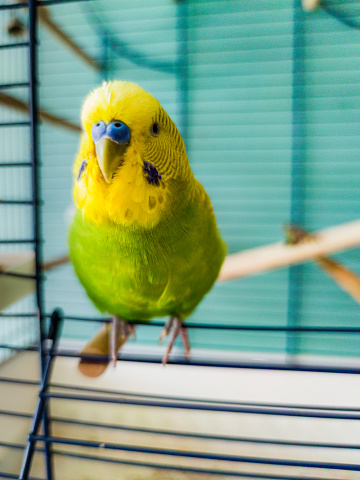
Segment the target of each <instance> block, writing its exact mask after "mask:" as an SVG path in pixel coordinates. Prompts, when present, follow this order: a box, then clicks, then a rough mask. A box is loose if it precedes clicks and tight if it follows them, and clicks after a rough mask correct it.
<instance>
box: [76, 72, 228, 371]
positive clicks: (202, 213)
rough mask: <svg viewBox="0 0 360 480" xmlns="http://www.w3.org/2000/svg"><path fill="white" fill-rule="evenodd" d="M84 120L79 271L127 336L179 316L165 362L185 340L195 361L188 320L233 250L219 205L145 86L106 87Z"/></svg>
mask: <svg viewBox="0 0 360 480" xmlns="http://www.w3.org/2000/svg"><path fill="white" fill-rule="evenodd" d="M81 118H82V125H83V134H82V137H81V144H80V149H79V153H78V155H77V158H76V161H75V167H74V178H75V182H74V201H75V205H76V213H75V217H74V220H73V222H72V225H71V227H70V232H69V247H70V257H71V260H72V262H73V265H74V268H75V272H76V274H77V276H78V278H79V280H80V282H81V283H82V285H83V286H84V288H85V290H86V292H87V294H88V296H89V297H90V299H91V300H92V302H93V303H94V304H95V306H96V307H97V308H98V309H99V310H100V311H101V312H107V313H108V314H110V315H111V316H112V318H113V320H114V327H116V328H120V329H121V332H122V334H123V336H124V337H125V338H127V337H128V336H129V335H130V334H131V333H132V332H133V327H132V324H133V323H134V322H139V321H149V320H150V319H151V318H153V317H158V316H170V320H169V322H167V324H166V325H165V328H164V330H163V332H162V335H161V338H163V337H164V336H166V335H167V334H168V333H169V332H170V330H171V339H170V342H169V344H168V347H167V349H166V353H165V356H164V359H163V362H164V363H166V362H167V359H168V356H169V353H170V351H171V348H172V346H173V344H174V342H175V339H176V337H177V336H178V334H179V333H180V335H181V338H182V340H183V343H184V346H185V349H186V353H187V355H188V354H189V351H190V345H189V341H188V337H187V332H186V327H185V326H184V325H183V321H184V320H185V319H186V318H187V317H188V316H189V315H190V314H191V312H192V311H193V310H194V309H195V308H196V306H197V305H198V303H199V302H200V301H201V299H202V298H203V297H204V295H205V294H206V293H207V292H208V291H209V290H210V288H211V287H212V285H213V283H214V282H215V280H216V278H217V276H218V273H219V270H220V267H221V265H222V263H223V260H224V257H225V252H226V248H225V244H224V242H223V241H222V239H221V237H220V234H219V231H218V228H217V225H216V220H215V216H214V212H213V209H212V206H211V203H210V199H209V197H208V195H207V194H206V192H205V190H204V188H203V187H202V185H201V184H200V183H199V182H198V181H197V180H196V179H195V178H194V175H193V173H192V171H191V168H190V165H189V161H188V158H187V155H186V152H185V146H184V142H183V140H182V138H181V135H180V133H179V131H178V130H177V128H176V126H175V124H174V123H173V122H172V120H171V119H170V117H169V116H168V115H167V113H166V112H165V110H164V109H163V108H162V106H161V105H160V103H159V102H158V101H157V100H155V98H154V97H152V95H150V93H148V92H146V91H145V90H143V89H142V88H140V87H139V86H137V85H135V84H133V83H129V82H123V81H112V82H104V83H103V85H102V86H100V87H99V88H97V89H95V90H94V91H92V92H91V93H90V94H89V96H88V97H87V99H86V100H85V103H84V105H83V109H82V115H81ZM116 335H117V332H116V333H115V332H114V334H113V339H114V338H116ZM115 342H116V340H113V347H112V350H113V351H112V355H113V356H114V357H115V356H117V353H116V350H115ZM115 358H116V357H115Z"/></svg>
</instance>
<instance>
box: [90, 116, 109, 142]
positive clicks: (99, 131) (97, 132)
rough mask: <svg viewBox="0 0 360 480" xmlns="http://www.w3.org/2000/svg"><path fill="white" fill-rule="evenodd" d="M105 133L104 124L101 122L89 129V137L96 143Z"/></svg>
mask: <svg viewBox="0 0 360 480" xmlns="http://www.w3.org/2000/svg"><path fill="white" fill-rule="evenodd" d="M105 131H106V123H105V122H103V121H100V122H97V123H95V124H94V125H93V126H92V128H91V136H92V139H93V140H94V142H95V143H96V142H97V141H98V140H100V138H101V137H102V136H103V135H104V133H105Z"/></svg>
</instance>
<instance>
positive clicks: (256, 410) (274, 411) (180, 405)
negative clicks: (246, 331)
mask: <svg viewBox="0 0 360 480" xmlns="http://www.w3.org/2000/svg"><path fill="white" fill-rule="evenodd" d="M40 397H41V398H44V399H45V398H56V399H60V400H72V401H80V402H96V403H104V404H106V403H113V404H119V405H137V406H146V407H157V408H175V409H184V410H200V411H211V412H232V413H247V414H256V415H274V416H288V417H306V418H331V419H337V420H357V421H358V420H360V412H356V413H344V412H329V411H314V410H307V409H306V408H304V409H300V408H299V409H297V408H277V407H270V406H269V407H262V406H256V405H250V406H246V405H227V404H221V402H219V404H209V403H208V402H207V403H203V404H201V403H195V402H191V401H181V402H179V401H176V400H175V401H165V400H145V399H136V398H133V399H126V398H109V397H104V396H95V395H93V396H88V395H68V394H63V393H47V392H41V393H40Z"/></svg>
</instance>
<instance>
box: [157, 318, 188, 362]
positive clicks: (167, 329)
mask: <svg viewBox="0 0 360 480" xmlns="http://www.w3.org/2000/svg"><path fill="white" fill-rule="evenodd" d="M169 333H170V340H169V343H168V345H167V347H166V351H165V355H164V356H163V359H162V364H163V365H166V364H167V361H168V358H169V355H170V352H171V350H172V347H173V346H174V343H175V340H176V339H177V337H178V335H179V333H180V336H181V340H182V343H183V345H184V347H185V355H186V358H189V357H190V342H189V336H188V333H187V328H186V327H185V326H184V325H183V320H182V318H180V317H171V318H170V319H169V321H168V322H166V324H165V326H164V328H163V330H162V332H161V334H160V338H159V343H162V341H163V340H164V338H165V337H167V336H168V335H169Z"/></svg>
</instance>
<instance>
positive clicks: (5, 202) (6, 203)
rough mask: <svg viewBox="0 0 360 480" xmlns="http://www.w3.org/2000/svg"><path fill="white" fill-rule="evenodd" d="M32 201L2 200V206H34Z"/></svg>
mask: <svg viewBox="0 0 360 480" xmlns="http://www.w3.org/2000/svg"><path fill="white" fill-rule="evenodd" d="M33 204H34V202H33V201H32V200H0V205H33Z"/></svg>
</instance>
